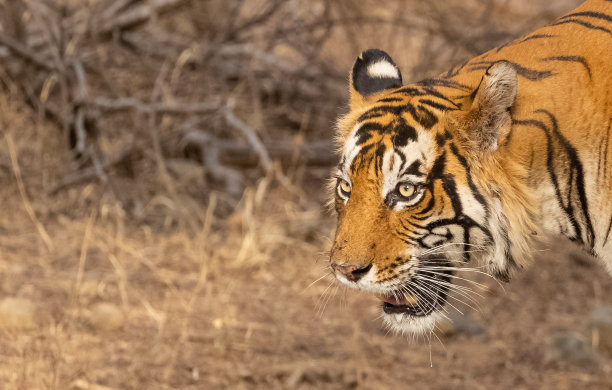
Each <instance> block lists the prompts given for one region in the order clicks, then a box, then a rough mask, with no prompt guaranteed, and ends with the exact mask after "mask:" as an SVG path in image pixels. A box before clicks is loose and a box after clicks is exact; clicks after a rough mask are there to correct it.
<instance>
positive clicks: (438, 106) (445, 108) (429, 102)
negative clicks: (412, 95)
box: [419, 99, 456, 111]
mask: <svg viewBox="0 0 612 390" xmlns="http://www.w3.org/2000/svg"><path fill="white" fill-rule="evenodd" d="M419 103H421V104H424V105H427V106H429V107H433V108H436V109H438V110H440V111H454V110H456V108H455V107H448V106H445V105H444V104H440V103H436V102H434V101H432V100H429V99H420V100H419Z"/></svg>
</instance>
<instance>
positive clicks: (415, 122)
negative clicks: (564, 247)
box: [330, 0, 612, 333]
mask: <svg viewBox="0 0 612 390" xmlns="http://www.w3.org/2000/svg"><path fill="white" fill-rule="evenodd" d="M611 30H612V2H609V1H602V0H590V1H587V2H585V3H584V4H583V5H581V6H580V7H579V8H577V9H576V10H574V11H572V12H570V13H569V14H568V15H565V16H563V17H562V18H560V19H559V20H558V21H557V22H555V23H552V24H550V25H548V26H546V27H543V28H541V29H539V30H537V31H535V32H533V33H531V34H528V35H526V36H524V37H522V38H518V39H516V40H514V41H511V42H508V43H506V44H504V45H502V46H500V47H498V48H495V49H493V50H490V51H488V52H486V53H484V54H482V55H480V56H478V57H476V58H473V59H471V60H469V61H467V62H466V63H464V64H461V65H458V66H456V67H454V68H452V69H450V70H449V71H448V72H446V73H444V74H441V75H440V76H438V77H435V78H431V79H425V80H422V81H419V82H416V83H412V84H404V83H403V81H402V75H401V71H400V69H399V67H398V66H397V65H396V64H395V62H394V61H393V59H392V58H391V56H390V55H389V54H387V53H386V52H384V51H382V50H377V49H371V50H367V51H364V52H363V53H362V54H361V55H360V56H359V57H358V58H357V60H356V61H355V64H354V66H353V68H352V71H351V73H350V77H349V80H350V82H349V84H350V85H349V90H350V102H349V110H348V112H347V113H346V114H345V115H343V116H342V117H341V118H339V120H338V123H337V134H336V135H337V137H336V138H337V141H338V147H339V154H340V156H341V157H340V161H339V164H338V166H337V167H336V168H335V169H334V172H333V174H332V179H331V181H330V189H331V192H333V195H332V197H331V198H332V200H331V203H332V204H333V206H334V207H335V210H336V212H337V216H338V224H337V229H336V234H335V239H334V244H333V247H332V250H331V257H330V263H331V268H332V270H333V273H334V275H335V276H336V277H337V279H338V280H339V281H340V282H341V283H343V284H345V285H347V286H349V287H351V288H354V289H358V290H363V291H368V292H371V293H373V294H375V295H376V296H377V297H379V298H380V300H381V310H382V313H383V314H382V316H383V321H384V323H385V324H386V325H387V326H388V327H389V328H391V329H393V330H396V331H398V332H402V333H406V332H409V333H423V332H426V331H428V330H431V329H433V328H434V326H435V323H436V322H437V321H438V320H439V319H440V318H443V317H444V316H445V313H446V312H447V310H449V308H450V307H451V306H452V303H451V299H452V298H453V294H455V295H456V293H457V292H458V291H462V290H461V289H460V288H459V287H457V285H456V284H455V283H454V279H456V278H458V277H460V278H463V279H469V275H470V274H469V272H463V271H467V270H469V269H470V268H471V269H475V268H476V267H478V269H479V270H481V269H482V270H484V271H485V272H486V273H489V274H491V275H493V276H494V277H495V278H497V279H499V280H502V281H508V280H509V279H510V276H511V275H512V274H513V271H514V270H516V269H520V268H523V267H524V266H526V265H528V264H529V263H530V261H531V257H532V253H533V251H534V248H535V246H536V245H537V244H539V242H540V241H541V240H542V237H549V236H554V235H565V236H566V237H568V238H569V239H571V240H573V241H575V242H577V243H579V244H581V245H582V246H583V247H584V248H585V249H586V250H587V251H589V252H590V253H592V254H593V255H595V256H596V257H598V258H600V259H601V260H602V261H603V263H604V265H605V266H606V267H607V269H608V270H609V271H612V237H611V230H612V150H611V149H612V145H611V144H610V142H609V139H610V135H611V132H612V93H610V91H612V77H610V74H612V61H610V53H612V34H610V31H611Z"/></svg>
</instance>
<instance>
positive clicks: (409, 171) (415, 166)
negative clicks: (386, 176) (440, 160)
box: [400, 160, 424, 176]
mask: <svg viewBox="0 0 612 390" xmlns="http://www.w3.org/2000/svg"><path fill="white" fill-rule="evenodd" d="M421 165H422V164H421V161H419V160H414V162H413V163H412V164H410V166H409V167H408V168H406V170H405V171H403V172H401V173H400V176H403V175H414V176H423V175H424V174H423V173H421V172H420V171H419V169H420V168H421Z"/></svg>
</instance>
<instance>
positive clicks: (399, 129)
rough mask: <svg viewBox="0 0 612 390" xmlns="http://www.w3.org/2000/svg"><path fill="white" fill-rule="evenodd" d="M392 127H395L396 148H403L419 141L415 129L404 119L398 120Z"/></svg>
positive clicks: (394, 142) (393, 140) (394, 140)
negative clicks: (409, 143)
mask: <svg viewBox="0 0 612 390" xmlns="http://www.w3.org/2000/svg"><path fill="white" fill-rule="evenodd" d="M391 126H392V127H393V130H392V131H393V132H394V133H395V134H394V135H393V139H392V142H393V146H394V147H396V148H403V147H404V146H406V145H408V142H409V141H416V140H417V132H416V130H415V128H414V127H412V126H410V125H409V124H408V123H406V121H405V120H404V119H401V118H400V119H398V120H397V121H394V122H393V123H392V124H391Z"/></svg>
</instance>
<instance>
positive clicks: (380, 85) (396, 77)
mask: <svg viewBox="0 0 612 390" xmlns="http://www.w3.org/2000/svg"><path fill="white" fill-rule="evenodd" d="M401 86H402V74H401V72H400V70H399V68H398V67H397V65H395V62H393V60H392V59H391V56H390V55H389V54H387V53H385V52H384V51H382V50H378V49H369V50H366V51H364V52H363V53H361V55H360V56H359V57H358V58H357V60H356V61H355V65H353V71H352V73H351V89H352V91H351V92H356V93H358V94H359V95H362V96H364V97H365V96H367V95H371V94H373V93H376V92H380V91H382V90H385V89H389V88H398V87H401Z"/></svg>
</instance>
